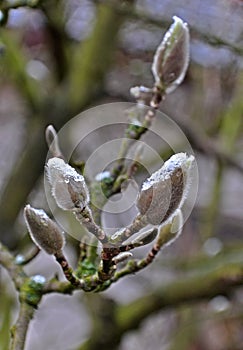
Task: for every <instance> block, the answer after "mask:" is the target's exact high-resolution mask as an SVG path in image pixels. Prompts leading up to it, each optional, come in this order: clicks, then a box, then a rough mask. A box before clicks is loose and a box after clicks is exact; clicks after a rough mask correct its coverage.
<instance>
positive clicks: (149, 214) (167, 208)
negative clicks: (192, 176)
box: [137, 153, 194, 225]
mask: <svg viewBox="0 0 243 350" xmlns="http://www.w3.org/2000/svg"><path fill="white" fill-rule="evenodd" d="M193 160H194V157H193V156H187V155H186V154H185V153H178V154H175V155H173V156H172V157H171V158H170V159H169V160H167V161H166V162H165V163H164V165H163V166H162V167H161V168H160V169H159V170H158V171H156V172H155V173H153V174H152V175H151V176H150V177H149V178H148V179H147V180H146V181H145V182H144V183H143V185H142V190H141V192H140V194H139V196H138V199H137V207H138V209H139V211H140V213H141V214H142V215H143V216H144V217H145V218H146V220H147V222H148V223H150V224H152V225H159V224H161V223H162V222H164V221H165V220H167V219H168V218H169V217H170V216H171V215H172V214H173V213H174V212H175V210H176V209H178V208H180V207H181V206H182V204H183V201H184V198H185V196H186V192H187V187H188V177H189V172H190V168H191V164H192V162H193Z"/></svg>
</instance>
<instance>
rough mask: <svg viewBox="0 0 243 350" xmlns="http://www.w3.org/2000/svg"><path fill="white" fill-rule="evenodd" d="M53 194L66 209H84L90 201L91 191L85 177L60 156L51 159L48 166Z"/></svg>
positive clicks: (60, 205)
mask: <svg viewBox="0 0 243 350" xmlns="http://www.w3.org/2000/svg"><path fill="white" fill-rule="evenodd" d="M46 171H47V176H48V180H49V182H50V184H51V188H52V195H53V197H54V198H55V200H56V203H57V205H58V206H59V207H60V208H61V209H64V210H75V209H77V208H78V209H81V210H82V209H84V208H85V207H86V206H87V203H88V202H89V191H88V188H87V186H86V183H85V180H84V177H83V176H82V175H80V174H78V173H77V171H76V170H75V169H74V168H72V167H71V166H70V165H68V164H67V163H65V162H64V160H62V159H60V158H56V157H55V158H51V159H49V161H48V163H47V166H46Z"/></svg>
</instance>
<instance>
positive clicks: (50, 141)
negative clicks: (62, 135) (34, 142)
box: [46, 125, 62, 158]
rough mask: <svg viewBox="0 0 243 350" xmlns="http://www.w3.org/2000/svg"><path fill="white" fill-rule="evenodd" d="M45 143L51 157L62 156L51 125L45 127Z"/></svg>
mask: <svg viewBox="0 0 243 350" xmlns="http://www.w3.org/2000/svg"><path fill="white" fill-rule="evenodd" d="M46 143H47V146H48V147H49V150H50V152H51V154H52V155H53V157H59V158H62V152H61V150H60V147H59V141H58V136H57V133H56V130H55V129H54V127H53V126H52V125H48V127H47V128H46Z"/></svg>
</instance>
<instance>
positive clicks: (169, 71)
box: [152, 16, 190, 93]
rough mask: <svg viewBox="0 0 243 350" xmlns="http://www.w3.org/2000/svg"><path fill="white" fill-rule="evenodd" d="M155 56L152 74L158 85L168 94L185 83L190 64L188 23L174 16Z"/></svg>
mask: <svg viewBox="0 0 243 350" xmlns="http://www.w3.org/2000/svg"><path fill="white" fill-rule="evenodd" d="M173 19H174V23H173V24H172V25H171V26H170V28H169V30H168V31H167V32H166V34H165V36H164V38H163V40H162V42H161V44H160V45H159V47H158V48H157V51H156V53H155V55H154V61H153V65H152V72H153V75H154V79H155V82H156V85H157V86H159V87H160V88H161V89H162V90H164V91H165V92H166V93H170V92H172V91H173V90H174V89H176V87H177V86H178V85H179V84H180V83H181V82H182V81H183V79H184V77H185V74H186V71H187V68H188V64H189V39H190V38H189V30H188V26H187V23H185V22H183V21H182V20H181V19H180V18H179V17H176V16H174V17H173Z"/></svg>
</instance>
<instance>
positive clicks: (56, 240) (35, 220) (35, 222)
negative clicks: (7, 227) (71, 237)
mask: <svg viewBox="0 0 243 350" xmlns="http://www.w3.org/2000/svg"><path fill="white" fill-rule="evenodd" d="M24 218H25V222H26V225H27V227H28V230H29V234H30V236H31V238H32V240H33V242H34V243H35V244H36V245H37V246H38V247H39V248H40V249H43V250H44V251H45V252H46V253H48V254H56V253H57V252H60V251H61V250H62V248H63V245H64V237H63V234H62V232H61V231H60V229H59V227H58V226H57V224H56V223H55V222H54V221H53V220H51V219H50V218H49V216H48V215H47V214H46V213H45V212H44V210H42V209H35V208H32V207H31V206H30V205H26V207H25V208H24Z"/></svg>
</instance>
